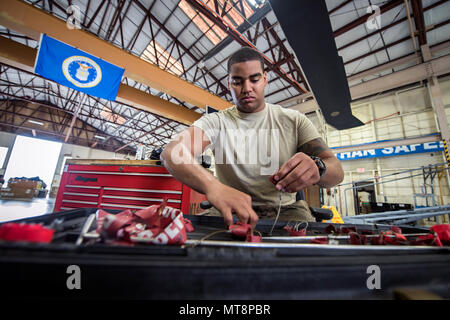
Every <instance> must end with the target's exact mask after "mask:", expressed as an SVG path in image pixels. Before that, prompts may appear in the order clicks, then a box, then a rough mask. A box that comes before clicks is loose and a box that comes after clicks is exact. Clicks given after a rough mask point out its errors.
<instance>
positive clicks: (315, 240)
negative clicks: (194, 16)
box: [311, 237, 328, 244]
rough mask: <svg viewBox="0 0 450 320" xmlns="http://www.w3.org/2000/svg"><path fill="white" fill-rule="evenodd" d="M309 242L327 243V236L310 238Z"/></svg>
mask: <svg viewBox="0 0 450 320" xmlns="http://www.w3.org/2000/svg"><path fill="white" fill-rule="evenodd" d="M311 243H316V244H328V238H327V237H321V238H315V239H312V240H311Z"/></svg>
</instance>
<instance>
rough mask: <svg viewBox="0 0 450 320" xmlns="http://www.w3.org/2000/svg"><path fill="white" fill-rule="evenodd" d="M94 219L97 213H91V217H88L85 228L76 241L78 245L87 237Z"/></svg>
mask: <svg viewBox="0 0 450 320" xmlns="http://www.w3.org/2000/svg"><path fill="white" fill-rule="evenodd" d="M94 220H95V213H93V214H91V215H89V217H88V218H87V219H86V222H85V223H84V225H83V228H82V229H81V233H80V235H79V236H78V239H77V241H76V242H75V244H76V245H77V246H79V245H80V244H82V243H83V239H84V238H85V237H86V233H87V232H88V231H89V228H90V227H91V226H92V223H93V222H94Z"/></svg>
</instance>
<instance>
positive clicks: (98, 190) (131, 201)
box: [54, 160, 191, 213]
mask: <svg viewBox="0 0 450 320" xmlns="http://www.w3.org/2000/svg"><path fill="white" fill-rule="evenodd" d="M86 161H87V160H81V161H79V160H71V161H70V160H69V161H68V162H67V163H66V165H65V167H64V171H63V175H62V177H61V183H60V186H59V189H58V195H57V197H56V202H55V208H54V211H55V212H57V211H63V210H71V209H74V208H102V209H124V208H127V209H143V208H146V207H148V206H150V205H153V204H160V203H161V202H162V201H163V199H167V201H168V205H169V206H171V207H173V208H177V209H180V210H182V211H183V212H184V213H189V208H190V206H189V204H190V196H191V189H190V188H188V187H187V186H185V185H183V184H182V183H181V182H180V181H178V180H176V179H175V178H174V177H173V176H172V175H171V174H170V173H169V172H168V171H167V170H166V169H165V168H164V167H163V166H161V165H156V164H155V163H154V161H145V160H143V161H141V162H140V163H139V164H140V165H136V161H130V164H127V161H123V160H119V161H116V160H108V162H109V163H108V164H105V163H104V162H105V160H103V161H101V164H98V163H97V162H96V160H92V161H90V162H89V163H87V164H86V163H83V162H86ZM97 161H100V160H97ZM78 162H82V163H83V164H79V163H78ZM115 162H116V163H117V164H116V163H115Z"/></svg>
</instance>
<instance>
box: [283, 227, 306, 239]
mask: <svg viewBox="0 0 450 320" xmlns="http://www.w3.org/2000/svg"><path fill="white" fill-rule="evenodd" d="M284 230H286V231H287V232H289V236H290V237H303V236H305V235H306V229H302V230H297V231H295V230H294V228H293V227H291V226H285V227H284Z"/></svg>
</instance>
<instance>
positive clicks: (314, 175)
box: [273, 152, 320, 192]
mask: <svg viewBox="0 0 450 320" xmlns="http://www.w3.org/2000/svg"><path fill="white" fill-rule="evenodd" d="M273 177H274V179H275V181H276V182H277V184H276V186H275V187H276V188H277V190H281V191H283V192H297V191H300V190H303V189H305V188H307V187H309V186H311V185H313V184H316V183H318V182H319V180H320V174H319V169H318V168H317V165H316V163H315V162H314V160H313V159H311V158H310V157H309V156H308V155H307V154H305V153H303V152H299V153H296V154H295V155H294V156H293V157H292V158H290V159H289V160H288V161H286V162H285V163H284V164H283V165H282V166H281V168H280V169H279V170H278V172H276V173H275V174H274V176H273Z"/></svg>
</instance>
